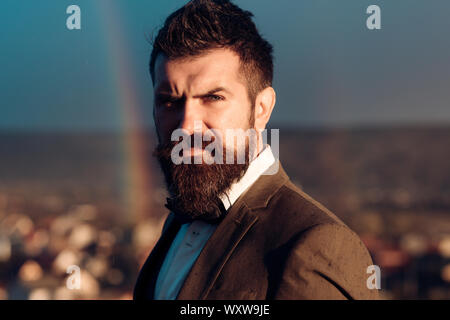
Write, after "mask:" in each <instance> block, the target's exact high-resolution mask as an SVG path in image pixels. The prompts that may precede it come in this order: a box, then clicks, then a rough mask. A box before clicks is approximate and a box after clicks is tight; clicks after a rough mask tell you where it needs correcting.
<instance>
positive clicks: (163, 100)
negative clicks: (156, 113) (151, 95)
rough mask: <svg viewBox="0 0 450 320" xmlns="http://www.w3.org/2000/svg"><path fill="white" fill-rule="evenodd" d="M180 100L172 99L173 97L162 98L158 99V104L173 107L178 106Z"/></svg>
mask: <svg viewBox="0 0 450 320" xmlns="http://www.w3.org/2000/svg"><path fill="white" fill-rule="evenodd" d="M178 100H179V99H177V98H171V97H167V98H160V99H158V104H159V105H161V106H164V107H172V106H174V105H175V104H177V102H178Z"/></svg>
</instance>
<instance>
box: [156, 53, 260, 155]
mask: <svg viewBox="0 0 450 320" xmlns="http://www.w3.org/2000/svg"><path fill="white" fill-rule="evenodd" d="M154 88H155V100H154V101H155V106H154V119H155V125H156V131H157V133H158V138H159V142H160V143H164V142H167V141H170V138H171V134H172V132H173V131H174V130H175V129H184V130H186V131H187V133H188V134H190V135H192V134H193V132H194V121H196V123H197V125H198V124H199V123H201V126H202V129H201V130H202V132H205V131H206V130H208V129H216V130H219V131H220V132H221V133H222V136H223V137H225V130H226V129H243V130H247V129H248V128H249V127H250V123H249V119H250V116H251V113H250V112H251V111H252V108H251V103H250V101H249V96H248V90H247V86H246V83H245V80H244V77H243V76H242V74H241V72H240V58H239V56H238V55H237V54H236V53H234V52H233V51H231V50H229V49H214V50H211V51H208V52H207V53H205V54H203V55H200V56H196V57H190V58H185V59H175V60H169V59H167V58H166V57H164V56H163V55H159V56H158V58H157V59H156V63H155V82H154ZM224 144H225V145H226V141H224ZM233 147H235V146H234V145H233Z"/></svg>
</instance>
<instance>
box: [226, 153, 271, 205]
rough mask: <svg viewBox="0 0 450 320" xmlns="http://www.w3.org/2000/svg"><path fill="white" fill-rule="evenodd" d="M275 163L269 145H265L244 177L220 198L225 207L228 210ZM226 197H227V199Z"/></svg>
mask: <svg viewBox="0 0 450 320" xmlns="http://www.w3.org/2000/svg"><path fill="white" fill-rule="evenodd" d="M274 162H275V157H274V155H273V153H272V149H271V148H270V145H268V144H266V145H265V147H264V149H263V150H262V151H261V152H260V153H259V155H258V156H257V157H256V158H255V159H253V160H252V161H251V162H250V164H249V166H248V168H247V171H246V172H245V174H244V176H243V177H242V178H241V179H240V180H239V181H238V182H235V183H233V184H232V185H231V187H230V189H229V190H228V192H227V193H226V194H224V195H222V196H221V197H220V199H221V200H222V202H223V205H224V206H225V209H227V210H228V209H229V208H230V207H231V206H232V205H233V203H234V202H235V201H236V200H237V199H238V198H239V196H240V195H241V194H243V193H244V192H245V191H246V190H247V189H248V188H249V187H250V186H251V185H252V184H253V183H254V182H255V181H256V180H258V178H259V177H260V176H261V174H263V173H264V172H265V171H266V170H267V169H269V167H270V166H271V165H272V164H273V163H274ZM227 195H228V197H227Z"/></svg>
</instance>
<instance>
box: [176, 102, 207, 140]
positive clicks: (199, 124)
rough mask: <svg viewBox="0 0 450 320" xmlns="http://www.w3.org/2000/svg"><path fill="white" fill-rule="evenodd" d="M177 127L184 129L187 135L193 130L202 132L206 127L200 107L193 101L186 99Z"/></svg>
mask: <svg viewBox="0 0 450 320" xmlns="http://www.w3.org/2000/svg"><path fill="white" fill-rule="evenodd" d="M178 128H179V129H183V130H185V131H186V133H187V134H189V135H192V134H193V133H194V131H196V132H198V131H200V132H203V131H204V130H205V129H206V126H205V123H204V122H203V114H202V110H201V107H200V106H199V105H198V104H197V103H196V102H195V101H193V100H189V99H186V101H185V103H184V108H183V113H182V115H181V120H180V125H179V127H178Z"/></svg>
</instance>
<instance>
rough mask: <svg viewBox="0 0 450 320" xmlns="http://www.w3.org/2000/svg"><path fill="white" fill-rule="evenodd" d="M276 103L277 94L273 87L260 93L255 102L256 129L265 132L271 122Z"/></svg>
mask: <svg viewBox="0 0 450 320" xmlns="http://www.w3.org/2000/svg"><path fill="white" fill-rule="evenodd" d="M275 102H276V93H275V90H274V89H273V88H272V87H267V88H265V89H264V90H262V91H260V92H259V93H258V95H257V97H256V102H255V110H254V112H255V128H256V129H257V130H264V129H265V128H266V124H267V122H269V119H270V116H271V114H272V110H273V107H274V106H275Z"/></svg>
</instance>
